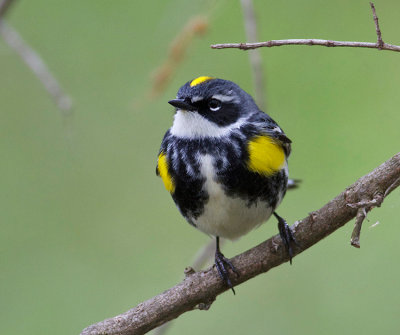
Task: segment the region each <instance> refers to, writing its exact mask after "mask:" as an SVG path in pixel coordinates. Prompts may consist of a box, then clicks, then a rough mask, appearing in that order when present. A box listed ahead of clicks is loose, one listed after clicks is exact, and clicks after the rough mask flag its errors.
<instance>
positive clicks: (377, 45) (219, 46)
mask: <svg viewBox="0 0 400 335" xmlns="http://www.w3.org/2000/svg"><path fill="white" fill-rule="evenodd" d="M370 5H371V8H372V12H373V16H374V22H375V29H376V33H377V37H378V40H377V43H370V42H352V41H332V40H321V39H313V38H311V39H288V40H272V41H267V42H257V43H223V44H214V45H211V48H213V49H227V48H235V49H241V50H251V49H257V48H263V47H265V48H271V47H278V46H282V45H320V46H324V47H350V48H370V49H378V50H390V51H397V52H400V45H392V44H388V43H384V42H383V40H382V34H381V31H380V28H379V23H378V17H377V16H376V11H375V6H374V4H373V3H372V2H371V3H370Z"/></svg>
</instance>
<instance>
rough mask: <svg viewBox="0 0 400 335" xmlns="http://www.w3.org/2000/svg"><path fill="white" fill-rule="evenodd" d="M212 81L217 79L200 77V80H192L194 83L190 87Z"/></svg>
mask: <svg viewBox="0 0 400 335" xmlns="http://www.w3.org/2000/svg"><path fill="white" fill-rule="evenodd" d="M211 79H215V78H214V77H207V76H201V77H198V78H196V79H193V80H192V82H191V83H190V87H193V86H196V85H199V84H201V83H204V82H205V81H208V80H211Z"/></svg>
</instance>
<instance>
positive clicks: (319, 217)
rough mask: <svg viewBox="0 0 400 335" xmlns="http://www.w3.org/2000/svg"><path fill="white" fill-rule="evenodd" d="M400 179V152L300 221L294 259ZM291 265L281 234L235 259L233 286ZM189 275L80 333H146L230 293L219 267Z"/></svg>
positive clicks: (191, 272) (298, 222)
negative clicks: (121, 312) (218, 272)
mask: <svg viewBox="0 0 400 335" xmlns="http://www.w3.org/2000/svg"><path fill="white" fill-rule="evenodd" d="M399 180H400V152H399V153H398V154H396V155H395V156H393V157H392V158H391V159H389V160H388V161H386V162H385V163H383V164H382V165H380V166H379V167H377V168H376V169H375V170H373V171H372V172H370V173H369V174H367V175H365V176H364V177H361V178H360V179H359V180H357V181H356V182H355V183H354V184H353V185H351V186H349V187H348V188H346V190H344V191H343V192H342V193H341V194H339V195H338V196H337V197H336V198H335V199H333V200H331V201H330V202H329V203H327V204H326V205H325V206H324V207H322V208H321V209H319V210H317V211H314V212H312V213H310V214H309V215H308V216H307V217H306V218H304V219H303V220H300V221H297V222H296V223H295V224H294V225H293V226H292V229H293V232H294V233H295V236H296V239H297V241H298V243H299V245H300V246H301V249H300V248H299V247H296V248H295V250H294V253H295V255H297V254H300V253H301V252H303V251H304V250H306V249H308V248H309V247H311V246H312V245H314V244H315V243H317V242H319V241H320V240H322V239H323V238H324V237H326V236H328V235H330V234H332V233H333V232H334V231H335V230H337V229H338V228H340V227H342V226H343V225H344V224H345V223H347V222H348V221H350V220H351V219H353V218H354V217H355V216H356V215H357V213H358V211H359V210H358V208H359V206H361V205H364V204H365V205H367V204H369V203H364V202H365V201H366V200H367V199H368V200H369V201H372V204H374V205H376V203H374V201H373V199H377V198H382V201H383V198H385V197H386V196H387V195H388V194H389V193H390V192H391V191H393V190H394V189H395V188H396V187H398V186H399V184H400V182H399ZM360 204H361V205H360ZM372 207H373V206H371V209H372ZM287 261H288V255H287V252H286V250H285V247H284V245H283V243H282V240H281V239H280V237H279V235H276V236H274V237H272V238H270V239H269V240H267V241H265V242H263V243H261V244H260V245H258V246H256V247H254V248H252V249H250V250H248V251H246V252H244V253H242V254H240V255H238V256H236V257H234V258H233V259H232V263H233V264H234V266H235V268H236V269H237V270H238V271H239V273H240V277H238V278H236V277H234V276H232V279H233V284H234V285H235V286H236V285H239V284H241V283H243V282H245V281H247V280H249V279H251V278H253V277H255V276H257V275H259V274H261V273H264V272H267V271H269V270H270V269H272V268H274V267H276V266H278V265H280V264H282V263H284V262H287ZM185 274H186V278H185V279H184V280H183V281H182V282H181V283H179V284H178V285H176V286H174V287H172V288H170V289H169V290H167V291H165V292H163V293H161V294H160V295H158V296H156V297H154V298H152V299H150V300H147V301H145V302H143V303H141V304H139V305H138V306H136V307H134V308H132V309H130V310H129V311H127V312H125V313H123V314H121V315H118V316H116V317H113V318H111V319H107V320H104V321H102V322H99V323H97V324H94V325H91V326H89V327H87V328H86V329H84V330H83V331H82V333H81V335H100V334H108V335H111V334H115V335H116V334H118V335H129V334H136V335H138V334H145V333H146V332H148V331H150V330H151V329H153V328H155V327H158V326H160V325H162V324H164V323H166V322H167V321H170V320H172V319H175V318H177V317H178V316H179V315H181V314H183V313H185V312H187V311H190V310H194V309H203V310H204V309H205V310H206V309H208V308H209V307H210V306H211V304H212V303H213V302H214V300H215V299H216V297H217V296H218V295H219V294H221V293H223V292H225V291H226V290H228V288H227V287H226V286H224V284H223V282H222V281H221V280H220V278H219V276H218V274H217V271H216V269H215V267H214V266H213V267H211V268H209V269H207V270H205V271H201V272H194V271H186V273H185Z"/></svg>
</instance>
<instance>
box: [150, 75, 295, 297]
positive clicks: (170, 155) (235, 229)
mask: <svg viewBox="0 0 400 335" xmlns="http://www.w3.org/2000/svg"><path fill="white" fill-rule="evenodd" d="M169 103H170V104H171V105H172V106H174V107H175V108H176V113H175V118H174V123H173V125H172V127H171V128H170V129H169V130H168V131H167V133H166V134H165V136H164V139H163V141H162V143H161V149H160V153H159V156H158V164H157V169H156V170H157V175H159V176H161V178H162V180H163V182H164V185H165V188H166V189H167V190H168V191H169V192H170V193H171V195H172V198H173V199H174V201H175V203H176V205H177V207H178V209H179V210H180V212H181V213H182V215H183V216H184V217H185V219H186V220H187V221H188V222H189V223H190V224H191V225H193V226H194V227H196V228H198V229H199V230H201V231H202V232H204V233H206V234H209V235H213V236H215V237H216V252H215V265H216V268H217V270H218V273H219V275H220V277H221V278H222V280H223V281H224V282H225V283H226V284H227V285H228V286H229V287H230V288H231V289H232V290H233V286H232V283H231V280H230V277H229V272H228V270H229V269H231V270H232V271H233V272H235V273H236V274H238V273H237V271H236V269H235V268H234V267H233V265H232V264H231V262H230V261H229V260H228V259H227V258H225V257H224V255H223V254H222V253H221V252H220V250H219V238H220V237H222V238H228V239H236V238H238V237H240V236H242V235H244V234H246V233H248V232H249V231H250V230H252V229H253V228H255V227H257V226H259V225H260V224H261V223H263V222H264V221H266V220H267V219H268V218H269V217H270V216H271V214H274V216H275V217H276V218H277V219H278V228H279V233H280V236H281V238H282V240H283V241H284V244H285V246H286V248H287V250H288V252H289V257H290V261H291V259H292V256H293V253H292V248H291V243H292V242H295V240H294V237H293V234H292V232H291V230H290V228H289V226H288V225H287V223H286V222H285V220H284V219H282V218H281V217H280V216H279V215H278V214H276V213H275V208H276V207H277V206H278V205H279V203H280V202H281V200H282V198H283V196H284V195H285V193H286V189H287V183H288V166H287V158H288V157H289V154H290V150H291V147H290V143H291V141H290V139H289V138H288V137H287V136H286V135H285V133H284V132H283V130H282V129H281V128H280V127H279V126H278V124H277V123H276V122H275V121H274V120H272V118H271V117H269V116H268V115H267V114H265V113H263V112H262V111H260V110H259V108H258V107H257V105H256V103H255V102H254V100H253V99H252V97H251V96H250V95H249V94H247V93H246V92H245V91H243V90H242V89H241V88H240V87H239V86H238V85H236V84H235V83H233V82H231V81H228V80H222V79H216V78H213V77H206V76H202V77H198V78H196V79H194V80H192V81H189V82H187V83H186V84H185V85H183V86H182V87H181V88H180V89H179V91H178V94H177V97H176V99H174V100H171V101H169ZM233 292H235V291H234V290H233Z"/></svg>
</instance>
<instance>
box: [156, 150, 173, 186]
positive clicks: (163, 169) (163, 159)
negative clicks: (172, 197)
mask: <svg viewBox="0 0 400 335" xmlns="http://www.w3.org/2000/svg"><path fill="white" fill-rule="evenodd" d="M157 168H158V172H159V173H160V177H161V179H162V181H163V182H164V186H165V188H166V189H167V191H168V192H170V193H174V191H175V183H174V180H173V179H172V176H171V174H170V173H169V171H168V162H167V156H165V154H164V153H163V152H161V153H160V154H159V155H158V163H157Z"/></svg>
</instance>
